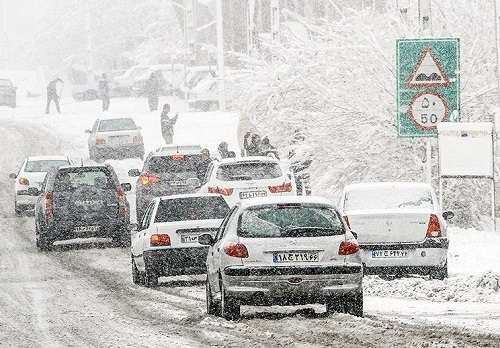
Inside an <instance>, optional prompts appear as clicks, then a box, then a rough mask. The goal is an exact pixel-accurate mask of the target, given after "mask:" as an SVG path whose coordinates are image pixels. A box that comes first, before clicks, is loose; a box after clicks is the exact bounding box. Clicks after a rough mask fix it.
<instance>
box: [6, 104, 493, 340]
mask: <svg viewBox="0 0 500 348" xmlns="http://www.w3.org/2000/svg"><path fill="white" fill-rule="evenodd" d="M172 102H173V105H174V110H179V111H183V110H184V109H183V107H182V103H180V102H179V101H174V100H172ZM62 108H63V112H64V113H63V115H57V116H55V115H50V116H46V115H43V114H42V113H41V112H40V111H41V110H42V102H41V101H40V100H38V99H34V100H26V101H21V103H20V107H19V108H18V109H16V110H14V111H12V110H10V109H6V108H0V135H1V136H0V223H1V224H2V225H3V227H4V228H3V232H2V234H3V238H2V243H0V308H2V311H1V312H0V342H2V345H3V344H6V345H10V346H69V345H76V346H97V345H100V346H134V347H137V346H160V345H161V346H165V345H168V346H203V345H228V346H231V345H240V346H241V345H243V346H250V345H255V346H282V345H296V346H345V347H350V346H352V347H356V346H361V345H362V346H433V345H434V346H441V345H442V346H497V347H498V346H499V342H500V334H499V333H500V297H499V294H500V290H499V281H500V276H499V269H498V268H499V265H500V235H499V234H496V233H493V232H480V231H475V230H460V229H453V230H451V231H450V239H451V245H450V252H449V262H450V278H449V279H447V280H445V281H429V280H427V279H424V278H405V279H396V280H383V279H380V278H378V277H367V278H366V279H365V283H364V286H365V294H366V295H367V296H366V302H365V303H366V311H365V313H366V316H365V318H363V319H359V318H353V317H351V316H348V315H341V314H338V315H332V316H326V315H325V314H324V309H323V307H322V306H313V307H293V308H279V307H277V308H271V309H267V308H259V307H244V310H243V318H242V320H241V321H240V322H238V323H229V322H226V321H224V320H222V319H219V318H214V317H210V316H207V315H206V314H205V304H204V287H203V277H202V276H199V277H176V278H172V279H168V278H163V279H162V280H163V283H162V284H161V286H160V287H159V288H157V289H145V288H142V287H139V286H136V285H133V284H132V283H131V280H130V263H129V252H128V251H127V250H125V249H116V248H110V247H109V246H108V245H107V244H105V243H104V244H102V243H101V244H98V246H97V247H96V246H95V245H90V247H89V245H83V246H78V245H63V246H60V247H58V248H57V249H56V250H55V251H54V252H52V253H39V252H37V250H36V248H35V246H34V236H33V222H32V218H15V217H14V216H13V214H12V202H13V201H12V187H11V185H12V184H11V182H9V181H8V179H7V175H8V173H10V172H12V171H14V170H15V169H16V166H17V165H18V163H19V162H20V161H21V160H22V158H23V157H25V156H26V155H29V154H50V153H68V154H70V155H72V156H73V157H82V158H84V159H85V158H88V155H87V145H86V134H85V133H84V130H85V129H87V128H90V126H91V125H92V123H93V121H94V119H95V117H96V116H98V115H99V114H100V112H99V106H98V103H96V102H92V103H90V102H89V103H80V104H76V103H68V104H63V105H62ZM111 110H112V113H113V114H116V115H130V116H132V117H134V118H135V119H136V121H137V123H138V124H139V125H141V126H142V127H143V132H144V139H145V145H146V150H151V149H153V148H156V147H158V146H160V145H161V136H160V130H159V115H158V113H149V112H147V111H146V101H145V100H135V99H123V100H112V106H111ZM237 124H238V119H237V115H236V114H218V113H181V115H180V117H179V122H178V125H177V128H176V136H175V141H176V142H177V143H201V145H203V146H207V147H209V148H210V149H211V150H212V151H215V147H216V145H217V144H218V143H219V142H220V141H222V140H225V141H227V142H228V143H229V144H230V146H231V147H232V148H234V149H235V150H237V148H236V144H237V140H236V132H237V131H236V130H237ZM110 163H111V164H112V165H113V166H114V167H115V168H116V170H117V172H118V173H119V176H120V179H121V180H122V181H123V182H128V181H130V180H129V179H128V178H127V177H126V172H127V170H128V169H130V168H136V167H139V166H140V165H141V161H140V160H139V159H132V160H123V161H111V162H110ZM129 200H130V201H131V203H132V205H133V201H134V200H135V197H134V194H133V193H132V194H131V195H129Z"/></svg>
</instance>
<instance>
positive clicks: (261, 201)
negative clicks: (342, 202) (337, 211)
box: [239, 196, 335, 209]
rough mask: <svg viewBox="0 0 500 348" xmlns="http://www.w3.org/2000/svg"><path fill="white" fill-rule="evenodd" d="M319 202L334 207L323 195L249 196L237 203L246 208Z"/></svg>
mask: <svg viewBox="0 0 500 348" xmlns="http://www.w3.org/2000/svg"><path fill="white" fill-rule="evenodd" d="M297 203H301V204H321V205H329V206H332V207H334V206H335V204H334V203H333V202H332V201H330V200H328V199H326V198H323V197H318V196H273V197H266V198H251V199H248V200H245V201H241V202H240V203H239V204H240V205H241V208H242V209H247V208H251V207H257V206H260V205H268V204H297Z"/></svg>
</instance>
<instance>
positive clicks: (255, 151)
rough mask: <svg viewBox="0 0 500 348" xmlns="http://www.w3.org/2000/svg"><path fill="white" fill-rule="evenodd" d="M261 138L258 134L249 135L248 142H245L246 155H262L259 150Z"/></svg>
mask: <svg viewBox="0 0 500 348" xmlns="http://www.w3.org/2000/svg"><path fill="white" fill-rule="evenodd" d="M260 146H261V139H260V136H259V135H258V134H252V136H251V137H250V143H249V144H247V156H262V155H263V154H262V151H261V150H260Z"/></svg>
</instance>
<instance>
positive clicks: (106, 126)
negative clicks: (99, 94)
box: [99, 118, 137, 132]
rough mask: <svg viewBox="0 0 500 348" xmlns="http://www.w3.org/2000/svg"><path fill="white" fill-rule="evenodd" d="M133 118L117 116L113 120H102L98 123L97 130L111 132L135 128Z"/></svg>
mask: <svg viewBox="0 0 500 348" xmlns="http://www.w3.org/2000/svg"><path fill="white" fill-rule="evenodd" d="M136 129H137V126H136V125H135V122H134V120H132V119H131V118H117V119H113V120H102V121H101V122H100V123H99V132H113V131H124V130H136Z"/></svg>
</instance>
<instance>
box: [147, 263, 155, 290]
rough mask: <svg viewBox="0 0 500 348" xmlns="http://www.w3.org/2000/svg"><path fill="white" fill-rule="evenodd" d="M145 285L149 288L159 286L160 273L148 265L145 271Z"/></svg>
mask: <svg viewBox="0 0 500 348" xmlns="http://www.w3.org/2000/svg"><path fill="white" fill-rule="evenodd" d="M144 285H145V286H146V287H148V288H154V287H157V286H158V275H157V274H156V273H155V272H154V271H153V270H152V269H151V268H150V267H148V266H147V265H146V271H145V272H144Z"/></svg>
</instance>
